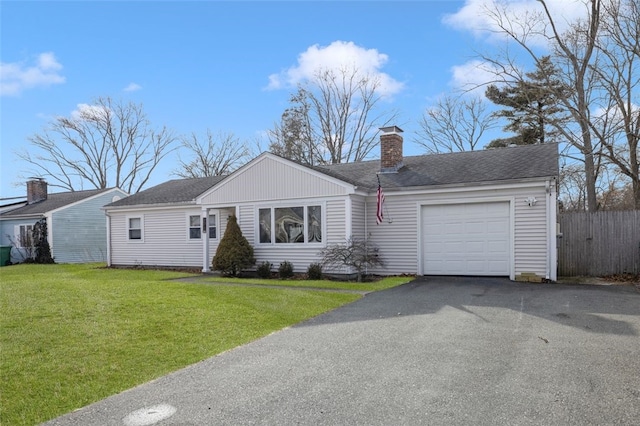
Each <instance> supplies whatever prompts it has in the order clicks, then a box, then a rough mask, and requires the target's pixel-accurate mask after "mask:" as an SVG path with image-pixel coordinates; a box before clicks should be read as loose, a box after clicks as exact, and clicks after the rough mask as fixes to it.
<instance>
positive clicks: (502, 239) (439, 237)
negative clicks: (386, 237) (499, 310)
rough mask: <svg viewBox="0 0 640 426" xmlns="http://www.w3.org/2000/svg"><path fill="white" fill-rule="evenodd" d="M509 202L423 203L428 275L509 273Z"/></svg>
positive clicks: (425, 261)
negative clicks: (429, 204) (433, 204)
mask: <svg viewBox="0 0 640 426" xmlns="http://www.w3.org/2000/svg"><path fill="white" fill-rule="evenodd" d="M509 211H510V209H509V203H508V202H497V203H471V204H447V205H435V206H423V207H422V233H423V236H422V258H423V260H422V272H423V274H425V275H509V263H510V261H509V252H510V248H509V247H510V244H509V241H510V236H509V234H510V232H509V229H510V225H509V224H510V220H509Z"/></svg>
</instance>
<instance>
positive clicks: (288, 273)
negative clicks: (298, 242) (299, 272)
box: [278, 260, 293, 279]
mask: <svg viewBox="0 0 640 426" xmlns="http://www.w3.org/2000/svg"><path fill="white" fill-rule="evenodd" d="M278 275H279V276H280V278H282V279H285V278H291V277H293V265H292V264H291V262H288V261H286V260H285V261H284V262H282V263H281V264H280V267H279V268H278Z"/></svg>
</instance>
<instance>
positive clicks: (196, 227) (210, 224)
mask: <svg viewBox="0 0 640 426" xmlns="http://www.w3.org/2000/svg"><path fill="white" fill-rule="evenodd" d="M200 221H201V216H200V215H190V216H189V239H190V240H199V239H200V236H201V235H202V232H201V229H202V225H201V224H200ZM207 228H208V229H209V238H211V239H215V238H216V236H217V235H218V232H217V228H216V215H214V214H211V215H209V217H208V218H207Z"/></svg>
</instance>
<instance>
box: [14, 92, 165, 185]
mask: <svg viewBox="0 0 640 426" xmlns="http://www.w3.org/2000/svg"><path fill="white" fill-rule="evenodd" d="M29 141H30V143H31V146H32V147H33V148H35V152H30V151H28V150H22V151H20V152H18V153H17V154H18V156H19V157H20V158H21V159H22V160H24V161H26V162H27V163H29V164H30V165H31V166H33V167H34V169H32V170H29V171H27V173H29V174H30V175H35V176H41V177H47V178H48V181H49V184H50V185H51V186H55V187H59V188H63V189H66V190H68V191H75V190H79V189H86V187H87V186H89V187H92V188H99V189H101V188H109V187H112V186H116V187H119V188H121V189H123V190H124V191H126V192H129V193H134V192H138V191H139V190H140V189H141V188H142V187H143V186H144V185H145V184H146V183H147V181H148V180H149V178H150V176H151V174H152V173H153V171H154V170H155V168H156V166H157V165H158V163H159V162H160V161H161V160H162V159H163V158H164V157H165V156H166V155H167V154H168V153H169V152H171V151H172V150H173V146H172V145H173V143H174V141H175V137H174V136H173V134H172V132H170V131H169V130H168V129H167V128H165V127H163V128H161V129H160V130H154V129H152V128H151V124H150V122H149V120H148V119H147V116H146V114H145V113H144V110H143V108H142V105H139V104H134V103H131V102H129V103H122V102H115V101H113V100H112V99H111V98H109V97H100V98H98V99H97V100H96V101H95V102H94V103H93V105H80V107H79V109H78V110H77V111H76V112H74V113H73V114H71V116H70V117H56V118H55V119H53V121H52V122H51V123H50V125H49V127H48V128H47V129H45V130H44V131H43V132H42V133H38V134H35V135H33V136H31V137H30V138H29Z"/></svg>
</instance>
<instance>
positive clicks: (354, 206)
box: [349, 196, 375, 240]
mask: <svg viewBox="0 0 640 426" xmlns="http://www.w3.org/2000/svg"><path fill="white" fill-rule="evenodd" d="M365 209H366V203H365V198H364V197H362V196H351V235H349V236H351V237H353V238H356V239H358V240H363V239H365V238H366V227H365V216H366V213H365ZM374 213H375V212H374Z"/></svg>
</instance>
